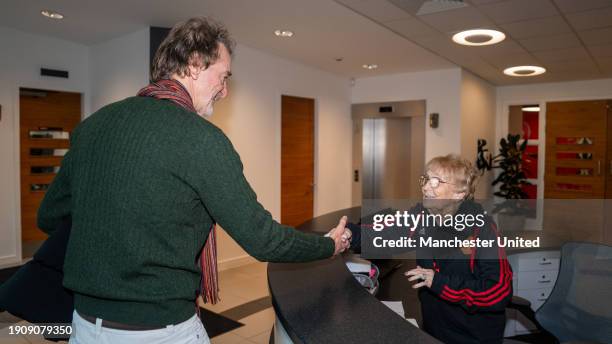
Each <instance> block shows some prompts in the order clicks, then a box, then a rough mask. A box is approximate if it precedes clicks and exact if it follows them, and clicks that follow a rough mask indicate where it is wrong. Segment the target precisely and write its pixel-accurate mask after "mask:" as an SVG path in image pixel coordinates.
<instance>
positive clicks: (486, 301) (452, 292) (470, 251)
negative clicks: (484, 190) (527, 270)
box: [348, 200, 512, 343]
mask: <svg viewBox="0 0 612 344" xmlns="http://www.w3.org/2000/svg"><path fill="white" fill-rule="evenodd" d="M382 212H385V211H382ZM388 212H389V213H393V211H388ZM421 212H423V213H425V214H429V212H428V211H427V209H425V208H424V207H423V205H422V204H418V205H417V206H416V207H414V208H412V209H410V213H415V214H417V213H421ZM457 214H464V215H467V214H472V215H478V214H484V210H483V208H482V207H481V206H480V205H479V204H478V203H475V202H474V201H469V200H468V201H464V202H462V204H461V205H460V207H459V209H458V210H457ZM348 226H349V228H350V229H351V230H352V231H353V238H352V241H351V248H353V250H355V251H357V252H359V251H360V250H361V236H362V233H361V231H362V225H360V224H352V223H349V225H348ZM364 228H368V227H367V226H365V227H364ZM498 236H499V233H498V231H497V227H496V225H495V223H494V221H493V219H492V218H491V217H490V216H488V215H487V216H485V221H484V225H482V226H480V227H474V228H465V229H464V230H462V231H460V232H459V231H456V230H455V229H453V228H444V227H440V226H438V227H431V228H423V227H419V228H417V229H416V230H414V231H412V232H411V233H410V237H412V238H415V239H417V240H419V239H420V238H419V237H424V238H430V237H431V238H432V239H435V240H450V239H454V238H455V237H457V238H458V239H461V240H465V239H470V238H472V239H476V238H480V239H481V240H493V243H494V245H493V246H492V247H486V248H485V247H478V248H466V249H463V250H462V249H461V248H434V249H431V248H418V249H417V253H416V257H417V264H418V265H419V266H420V267H422V268H425V269H432V270H434V271H435V274H434V279H433V282H432V286H431V288H427V287H422V288H420V289H419V300H420V302H421V313H422V318H423V324H422V325H423V326H422V328H423V329H424V330H425V331H426V332H428V333H429V334H431V335H432V336H433V337H435V338H437V339H439V340H440V341H442V342H444V343H502V342H503V336H504V328H505V323H506V315H505V308H506V306H507V305H508V303H509V302H510V301H511V299H512V269H511V267H510V264H509V263H508V260H507V259H506V254H505V251H504V249H503V248H502V247H499V246H498V245H497V237H498ZM405 250H406V251H412V250H414V249H405ZM406 288H410V284H409V283H408V282H407V284H406Z"/></svg>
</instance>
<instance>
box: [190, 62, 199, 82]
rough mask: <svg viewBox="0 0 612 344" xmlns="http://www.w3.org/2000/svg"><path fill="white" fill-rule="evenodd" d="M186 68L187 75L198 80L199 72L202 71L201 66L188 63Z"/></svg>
mask: <svg viewBox="0 0 612 344" xmlns="http://www.w3.org/2000/svg"><path fill="white" fill-rule="evenodd" d="M187 68H188V69H189V77H190V78H191V79H193V80H198V78H199V77H200V72H201V71H202V68H200V67H198V66H194V65H192V64H190V65H189V66H188V67H187Z"/></svg>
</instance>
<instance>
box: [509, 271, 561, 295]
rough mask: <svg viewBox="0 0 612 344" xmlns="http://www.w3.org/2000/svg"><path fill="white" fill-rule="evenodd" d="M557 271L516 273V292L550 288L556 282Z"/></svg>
mask: <svg viewBox="0 0 612 344" xmlns="http://www.w3.org/2000/svg"><path fill="white" fill-rule="evenodd" d="M558 274H559V271H552V270H548V271H520V272H519V273H518V275H519V276H518V288H517V289H518V290H524V289H541V288H552V287H553V286H554V285H555V281H557V275H558Z"/></svg>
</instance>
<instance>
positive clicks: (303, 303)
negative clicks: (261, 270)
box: [268, 207, 439, 344]
mask: <svg viewBox="0 0 612 344" xmlns="http://www.w3.org/2000/svg"><path fill="white" fill-rule="evenodd" d="M342 215H347V216H348V218H349V221H353V222H357V221H359V218H360V216H361V209H360V207H356V208H350V209H344V210H341V211H337V212H333V213H329V214H326V215H323V216H319V217H317V218H314V219H312V220H311V221H308V222H306V223H304V224H303V225H301V226H299V227H298V228H299V229H301V230H304V231H314V232H321V233H325V232H327V231H329V230H330V229H331V228H333V227H335V226H336V225H337V223H338V220H339V219H340V217H341V216H342ZM268 284H269V287H270V294H271V296H272V303H273V306H274V311H275V312H276V316H277V317H278V319H279V320H280V321H281V323H282V324H283V327H284V328H285V330H286V331H287V334H288V335H289V336H290V337H291V339H292V340H293V342H294V343H309V344H310V343H325V344H332V343H343V344H346V343H407V342H412V343H439V341H437V340H436V339H434V338H433V337H431V336H430V335H428V334H427V333H425V332H423V331H422V330H420V329H418V328H416V327H414V326H413V325H411V324H410V323H408V322H407V321H406V320H405V319H403V318H402V317H401V316H399V315H397V314H396V313H394V312H393V311H391V310H390V309H389V308H387V307H386V306H385V305H384V304H382V303H381V302H380V301H378V300H377V299H376V298H375V297H374V296H372V295H370V294H369V293H368V292H367V291H366V290H365V289H364V288H363V287H362V286H361V285H359V283H357V281H356V280H355V279H354V278H353V275H352V274H351V273H350V272H349V270H348V269H347V267H346V265H345V263H344V259H342V258H341V257H337V258H335V259H327V260H323V261H316V262H312V263H300V264H280V263H271V264H269V265H268Z"/></svg>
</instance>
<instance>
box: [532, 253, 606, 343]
mask: <svg viewBox="0 0 612 344" xmlns="http://www.w3.org/2000/svg"><path fill="white" fill-rule="evenodd" d="M536 319H537V320H538V322H539V323H540V324H541V325H542V326H543V327H544V328H545V329H546V330H547V331H549V332H551V333H552V334H553V335H555V337H557V339H559V340H560V341H561V342H564V341H592V342H600V343H612V247H610V246H606V245H601V244H593V243H579V242H571V243H567V244H565V245H563V247H562V248H561V266H560V269H559V275H558V277H557V282H556V284H555V287H554V289H553V290H552V292H551V294H550V296H549V298H548V300H547V301H546V303H544V305H543V306H542V307H541V308H540V309H538V311H537V312H536Z"/></svg>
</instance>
